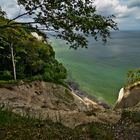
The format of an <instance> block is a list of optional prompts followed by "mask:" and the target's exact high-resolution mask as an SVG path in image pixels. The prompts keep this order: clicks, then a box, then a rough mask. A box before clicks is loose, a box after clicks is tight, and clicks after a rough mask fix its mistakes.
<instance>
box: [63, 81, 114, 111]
mask: <svg viewBox="0 0 140 140" xmlns="http://www.w3.org/2000/svg"><path fill="white" fill-rule="evenodd" d="M65 83H66V84H67V85H68V87H69V89H70V90H73V91H74V93H75V94H76V95H77V96H79V97H80V98H82V99H84V98H88V99H90V100H91V101H94V102H96V103H97V104H98V105H101V106H103V107H104V108H106V109H111V108H113V106H111V105H109V104H107V103H105V102H104V101H100V100H98V99H97V97H95V96H94V95H89V94H88V93H87V92H86V91H83V90H81V89H80V86H79V84H78V83H77V82H75V81H73V80H70V79H69V80H66V81H65Z"/></svg>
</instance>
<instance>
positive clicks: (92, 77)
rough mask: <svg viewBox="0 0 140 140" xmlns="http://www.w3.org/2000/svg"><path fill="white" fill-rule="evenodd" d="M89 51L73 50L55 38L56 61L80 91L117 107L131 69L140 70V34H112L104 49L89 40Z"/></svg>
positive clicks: (100, 44)
mask: <svg viewBox="0 0 140 140" xmlns="http://www.w3.org/2000/svg"><path fill="white" fill-rule="evenodd" d="M89 40H90V42H89V46H88V49H78V50H73V49H69V47H68V46H66V44H65V43H64V41H62V40H56V39H51V42H52V45H53V46H54V49H55V51H56V58H57V59H58V60H59V61H60V62H62V63H63V64H64V65H65V67H66V68H67V69H68V72H69V75H70V76H71V77H72V79H73V80H75V81H76V82H78V83H79V85H80V88H81V89H82V90H85V91H86V92H88V94H90V95H94V96H96V97H97V98H98V99H100V100H103V101H105V102H107V103H110V104H113V103H114V102H115V101H116V99H117V96H118V92H119V89H120V88H121V87H122V86H123V85H124V84H125V82H126V78H127V72H128V70H129V69H132V68H137V67H140V31H124V32H122V31H119V32H113V33H112V39H111V40H109V41H108V43H107V44H106V45H105V46H104V45H103V43H102V42H100V41H98V42H95V41H94V40H93V39H92V38H89Z"/></svg>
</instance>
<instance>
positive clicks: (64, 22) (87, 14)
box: [0, 0, 118, 49]
mask: <svg viewBox="0 0 140 140" xmlns="http://www.w3.org/2000/svg"><path fill="white" fill-rule="evenodd" d="M18 4H19V5H22V6H24V7H25V10H26V12H25V13H22V14H20V15H18V16H17V17H15V18H13V19H11V20H10V21H9V22H7V24H6V25H4V26H0V28H6V27H10V26H11V27H13V26H15V27H17V26H18V24H19V23H16V22H13V21H15V20H16V19H19V18H20V17H23V16H28V15H31V16H32V19H33V21H32V22H24V23H22V24H30V25H33V24H35V25H36V28H38V29H43V30H47V31H54V32H55V33H56V34H55V36H56V37H59V38H61V39H64V40H66V42H67V43H69V44H70V46H71V47H73V48H75V49H76V48H78V47H87V43H88V41H87V37H88V35H91V36H93V37H94V39H95V40H97V37H98V36H101V37H102V40H103V42H106V40H107V38H108V37H110V29H114V30H117V29H118V28H117V24H116V23H115V22H114V20H113V16H108V17H105V16H101V15H100V14H97V12H96V7H95V6H93V0H18ZM34 27H35V26H34ZM40 27H41V28H40Z"/></svg>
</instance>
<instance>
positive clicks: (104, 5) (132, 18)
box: [0, 0, 140, 30]
mask: <svg viewBox="0 0 140 140" xmlns="http://www.w3.org/2000/svg"><path fill="white" fill-rule="evenodd" d="M94 4H95V5H96V7H97V11H98V12H99V13H102V14H103V15H112V14H114V15H115V16H116V22H117V23H118V25H119V29H120V30H140V0H95V2H94ZM0 6H1V7H2V9H3V10H5V11H7V13H8V17H9V18H12V17H15V16H16V15H18V14H19V13H22V12H23V8H21V7H19V6H18V5H17V3H16V0H0ZM25 19H26V20H30V19H29V18H27V17H24V18H22V19H21V20H25Z"/></svg>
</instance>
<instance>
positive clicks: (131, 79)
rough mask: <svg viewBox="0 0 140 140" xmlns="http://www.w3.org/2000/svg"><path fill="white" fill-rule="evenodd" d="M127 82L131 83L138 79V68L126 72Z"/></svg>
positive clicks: (139, 71)
mask: <svg viewBox="0 0 140 140" xmlns="http://www.w3.org/2000/svg"><path fill="white" fill-rule="evenodd" d="M127 76H128V80H127V83H128V84H133V83H135V82H137V81H140V68H137V69H132V70H129V72H128V74H127Z"/></svg>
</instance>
